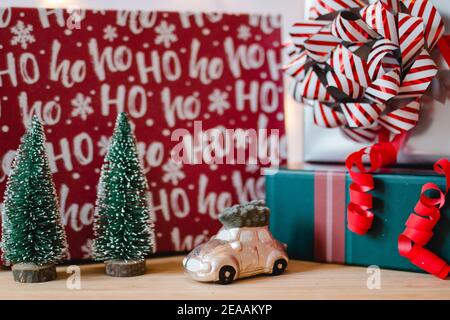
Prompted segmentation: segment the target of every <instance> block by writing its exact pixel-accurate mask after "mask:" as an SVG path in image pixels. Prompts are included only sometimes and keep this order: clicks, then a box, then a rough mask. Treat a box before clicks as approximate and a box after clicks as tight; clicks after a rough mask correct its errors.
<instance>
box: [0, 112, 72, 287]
mask: <svg viewBox="0 0 450 320" xmlns="http://www.w3.org/2000/svg"><path fill="white" fill-rule="evenodd" d="M2 216H3V223H2V242H1V247H2V251H3V260H4V261H5V262H6V263H7V264H10V265H12V270H13V276H14V279H15V280H16V281H18V282H44V281H50V280H54V279H56V268H55V264H57V263H58V262H61V261H63V260H64V259H65V258H66V257H67V241H66V235H65V232H64V227H63V225H62V224H61V216H60V211H59V204H58V199H57V195H56V190H55V185H54V183H53V180H52V173H51V171H50V167H49V163H48V158H47V154H46V150H45V134H44V130H43V128H42V125H41V123H40V122H39V120H38V118H37V117H36V116H34V117H33V119H32V121H31V124H30V126H29V127H28V129H27V131H26V133H25V135H24V136H23V137H22V141H21V144H20V146H19V149H18V150H17V153H16V157H15V159H14V162H13V166H12V170H11V173H10V175H9V177H8V181H7V186H6V191H5V199H4V212H3V214H2Z"/></svg>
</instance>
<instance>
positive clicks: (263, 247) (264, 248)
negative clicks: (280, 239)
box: [258, 228, 273, 266]
mask: <svg viewBox="0 0 450 320" xmlns="http://www.w3.org/2000/svg"><path fill="white" fill-rule="evenodd" d="M272 243H273V238H272V236H271V235H270V233H269V230H267V228H260V229H259V230H258V253H259V264H260V265H261V266H266V265H267V262H268V261H267V259H268V258H269V255H270V254H271V253H272V250H273V247H272Z"/></svg>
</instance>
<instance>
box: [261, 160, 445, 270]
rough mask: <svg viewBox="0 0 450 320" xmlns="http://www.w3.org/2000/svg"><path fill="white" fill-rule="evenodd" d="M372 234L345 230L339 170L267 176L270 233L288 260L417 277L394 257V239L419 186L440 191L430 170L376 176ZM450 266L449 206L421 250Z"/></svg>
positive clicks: (440, 180) (344, 189)
mask: <svg viewBox="0 0 450 320" xmlns="http://www.w3.org/2000/svg"><path fill="white" fill-rule="evenodd" d="M374 178H375V190H374V191H373V192H372V194H373V197H374V208H373V213H374V214H375V218H374V221H373V225H372V228H371V229H370V230H369V232H368V233H367V234H365V235H363V236H361V235H357V234H354V233H352V232H351V231H350V230H348V229H347V221H346V209H347V204H348V202H349V192H348V186H349V185H350V183H351V181H350V177H349V175H348V174H347V173H346V171H345V168H344V167H341V166H319V165H302V166H300V167H298V168H296V169H288V168H280V169H277V170H274V169H271V170H269V171H268V172H266V201H267V205H268V206H269V208H270V209H271V216H270V229H271V231H272V233H273V234H274V236H275V237H276V238H277V239H278V240H280V241H281V242H284V243H286V244H287V245H288V249H287V250H288V254H289V257H290V258H291V259H300V260H311V261H319V262H330V263H344V264H350V265H360V266H370V265H376V266H379V267H381V268H388V269H396V270H407V271H419V272H420V271H421V270H420V269H419V268H417V267H416V266H414V265H413V264H411V263H410V262H409V261H408V260H407V259H406V258H404V257H402V256H400V254H399V252H398V243H397V239H398V236H399V235H400V234H401V233H402V232H403V230H404V228H405V222H406V220H407V219H408V217H409V215H410V214H411V212H413V209H414V206H415V205H416V203H417V201H418V198H419V196H420V191H421V188H422V186H423V184H425V183H427V182H433V183H435V184H436V185H438V186H439V187H440V188H441V189H442V190H445V178H444V177H443V176H439V175H437V174H435V173H434V172H432V171H431V170H430V171H428V170H408V169H392V170H385V171H383V172H381V173H378V174H375V175H374ZM426 247H427V248H428V249H430V250H431V251H433V252H434V253H435V254H437V255H438V256H440V257H441V258H443V259H444V260H446V261H447V263H448V262H450V205H449V204H446V205H445V206H444V207H443V208H442V209H441V219H440V220H439V222H438V223H437V225H436V227H435V228H434V236H433V238H432V239H431V241H430V242H429V244H428V245H427V246H426Z"/></svg>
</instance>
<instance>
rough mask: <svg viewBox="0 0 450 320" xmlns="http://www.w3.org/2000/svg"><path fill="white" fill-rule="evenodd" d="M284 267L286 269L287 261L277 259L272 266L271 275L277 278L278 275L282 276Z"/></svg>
mask: <svg viewBox="0 0 450 320" xmlns="http://www.w3.org/2000/svg"><path fill="white" fill-rule="evenodd" d="M286 267H287V261H286V260H285V259H278V260H277V261H275V263H274V264H273V269H272V275H274V276H278V275H280V274H282V273H283V272H284V270H286Z"/></svg>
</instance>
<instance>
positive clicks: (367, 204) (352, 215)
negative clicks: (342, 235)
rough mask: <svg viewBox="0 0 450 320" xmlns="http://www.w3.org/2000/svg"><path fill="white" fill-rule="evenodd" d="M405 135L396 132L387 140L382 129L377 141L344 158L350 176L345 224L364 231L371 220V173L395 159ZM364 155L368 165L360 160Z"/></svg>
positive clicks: (372, 183) (359, 231)
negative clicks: (348, 201) (392, 137)
mask: <svg viewBox="0 0 450 320" xmlns="http://www.w3.org/2000/svg"><path fill="white" fill-rule="evenodd" d="M404 137H405V134H399V135H396V136H395V138H394V139H393V140H392V141H391V142H384V141H385V140H386V139H387V135H386V131H384V130H382V131H381V133H380V135H379V141H380V142H379V143H377V144H374V145H373V146H371V147H365V148H362V149H361V150H359V151H357V152H354V153H352V154H350V155H349V156H348V157H347V160H346V166H347V170H348V172H349V174H350V178H351V179H352V184H351V185H350V187H349V189H350V203H349V205H348V206H347V226H348V228H349V229H350V230H351V231H353V232H355V233H357V234H359V235H363V234H365V233H366V232H367V231H368V230H369V229H370V228H371V227H372V222H373V217H374V215H373V213H372V211H371V209H372V207H373V203H372V194H370V193H369V192H370V191H372V190H373V189H374V188H375V185H374V180H373V176H372V173H373V172H375V171H377V170H378V169H380V168H382V167H387V166H389V165H392V164H394V163H395V162H396V161H397V153H398V150H399V149H400V146H401V144H402V142H403V140H404ZM365 158H368V160H369V161H368V167H366V166H365V165H364V163H363V161H364V159H365Z"/></svg>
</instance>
